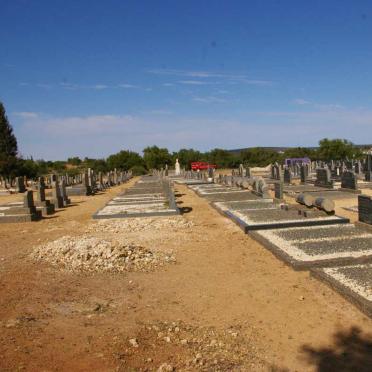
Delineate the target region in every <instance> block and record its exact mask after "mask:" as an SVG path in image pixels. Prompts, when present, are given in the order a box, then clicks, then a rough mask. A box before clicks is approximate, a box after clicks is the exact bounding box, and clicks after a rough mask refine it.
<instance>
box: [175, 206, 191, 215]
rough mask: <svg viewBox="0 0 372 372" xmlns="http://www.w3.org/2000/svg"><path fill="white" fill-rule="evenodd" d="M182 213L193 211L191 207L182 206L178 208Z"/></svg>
mask: <svg viewBox="0 0 372 372" xmlns="http://www.w3.org/2000/svg"><path fill="white" fill-rule="evenodd" d="M178 209H179V210H180V213H181V214H185V213H190V212H191V211H192V208H191V207H180V208H178Z"/></svg>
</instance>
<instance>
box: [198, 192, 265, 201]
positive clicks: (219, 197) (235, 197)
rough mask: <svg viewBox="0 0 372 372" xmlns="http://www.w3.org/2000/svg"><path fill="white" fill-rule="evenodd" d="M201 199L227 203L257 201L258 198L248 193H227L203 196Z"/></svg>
mask: <svg viewBox="0 0 372 372" xmlns="http://www.w3.org/2000/svg"><path fill="white" fill-rule="evenodd" d="M203 197H204V198H205V199H206V200H208V201H209V202H217V201H221V202H224V201H225V202H228V201H239V200H259V199H261V198H260V197H259V196H257V195H254V194H252V193H251V192H249V191H239V192H229V193H216V194H208V195H203Z"/></svg>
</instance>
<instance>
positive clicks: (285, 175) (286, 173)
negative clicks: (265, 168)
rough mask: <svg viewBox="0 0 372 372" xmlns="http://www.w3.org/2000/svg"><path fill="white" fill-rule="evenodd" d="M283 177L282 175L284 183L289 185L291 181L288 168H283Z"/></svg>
mask: <svg viewBox="0 0 372 372" xmlns="http://www.w3.org/2000/svg"><path fill="white" fill-rule="evenodd" d="M283 177H284V183H285V184H287V185H290V184H291V182H292V172H291V170H290V169H289V168H287V167H286V168H284V174H283Z"/></svg>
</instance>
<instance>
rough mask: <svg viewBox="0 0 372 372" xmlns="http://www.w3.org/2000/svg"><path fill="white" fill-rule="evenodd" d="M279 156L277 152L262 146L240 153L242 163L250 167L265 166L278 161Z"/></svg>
mask: <svg viewBox="0 0 372 372" xmlns="http://www.w3.org/2000/svg"><path fill="white" fill-rule="evenodd" d="M280 158H281V156H280V154H279V153H278V152H276V151H274V150H269V149H264V148H262V147H253V148H251V149H247V150H244V151H242V152H241V153H240V159H241V161H242V163H243V164H246V165H248V166H250V167H265V166H267V165H269V164H271V163H274V162H276V161H279V160H280Z"/></svg>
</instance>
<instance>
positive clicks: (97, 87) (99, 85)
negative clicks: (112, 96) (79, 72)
mask: <svg viewBox="0 0 372 372" xmlns="http://www.w3.org/2000/svg"><path fill="white" fill-rule="evenodd" d="M93 88H94V89H97V90H102V89H107V88H108V86H107V85H105V84H96V85H93Z"/></svg>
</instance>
